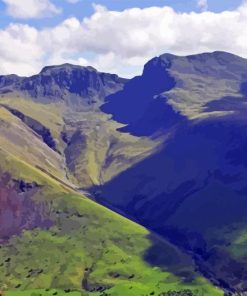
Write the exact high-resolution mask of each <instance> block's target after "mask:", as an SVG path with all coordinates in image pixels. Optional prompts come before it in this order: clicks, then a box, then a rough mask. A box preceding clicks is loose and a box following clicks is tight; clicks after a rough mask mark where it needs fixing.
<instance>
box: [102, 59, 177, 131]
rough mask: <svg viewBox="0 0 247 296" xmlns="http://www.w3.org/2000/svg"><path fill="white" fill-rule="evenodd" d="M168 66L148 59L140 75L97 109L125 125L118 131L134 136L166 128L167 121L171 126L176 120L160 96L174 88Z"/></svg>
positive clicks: (158, 60) (175, 116) (173, 81)
mask: <svg viewBox="0 0 247 296" xmlns="http://www.w3.org/2000/svg"><path fill="white" fill-rule="evenodd" d="M169 67H170V66H169V65H164V64H163V63H162V61H161V60H160V59H159V58H155V59H153V60H151V61H150V62H149V63H147V64H146V65H145V68H144V71H143V75H142V76H138V77H135V78H133V79H131V80H130V81H129V82H127V84H126V85H125V87H124V89H123V90H122V91H120V92H118V93H116V94H113V95H110V96H109V97H108V98H106V104H104V105H103V106H102V107H101V110H102V111H103V112H105V113H108V114H111V115H112V118H113V119H114V120H116V121H119V122H121V123H123V124H126V125H127V126H126V127H125V128H123V129H121V131H124V132H129V133H131V134H134V135H138V136H144V135H151V134H152V133H154V132H155V131H156V130H157V129H161V128H162V127H163V125H165V127H169V124H168V123H169V122H170V125H171V124H173V122H174V121H176V120H177V119H180V117H179V115H177V114H175V112H174V111H173V110H172V108H171V107H170V106H169V105H167V103H166V98H165V97H163V98H162V97H161V96H160V94H162V93H163V92H166V91H169V90H170V89H172V88H173V87H174V86H175V80H174V78H173V77H171V75H170V73H169ZM156 96H157V97H156ZM171 116H173V117H171ZM177 116H178V118H177Z"/></svg>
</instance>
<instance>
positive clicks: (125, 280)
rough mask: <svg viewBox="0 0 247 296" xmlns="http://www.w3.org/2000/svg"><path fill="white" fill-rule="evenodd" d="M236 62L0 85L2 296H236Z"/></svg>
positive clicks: (205, 58)
mask: <svg viewBox="0 0 247 296" xmlns="http://www.w3.org/2000/svg"><path fill="white" fill-rule="evenodd" d="M246 102H247V60H245V59H243V58H240V57H238V56H235V55H232V54H228V53H225V52H214V53H205V54H199V55H193V56H187V57H179V56H174V55H171V54H164V55H161V56H159V57H155V58H154V59H152V60H151V61H149V62H148V63H147V64H146V65H145V66H144V70H143V73H142V75H141V76H138V77H134V78H133V79H130V80H127V79H123V78H120V77H118V76H117V75H114V74H107V73H100V72H98V71H97V70H95V69H94V68H92V67H80V66H74V65H70V64H64V65H60V66H50V67H46V68H44V69H43V70H42V71H41V72H40V73H39V74H37V75H35V76H32V77H18V76H16V75H8V76H0V184H1V185H0V289H1V290H2V293H3V294H4V295H7V296H15V295H17V296H18V295H20V296H29V295H30V296H31V295H32V296H34V295H74V296H77V295H78V296H79V295H93V296H107V295H112V296H125V295H127V296H128V295H129V296H132V295H133V296H142V295H143V296H144V295H145V296H146V295H159V296H174V295H176V296H177V295H179V296H189V295H190V296H194V295H198V296H199V295H200V296H201V295H205V296H218V295H245V293H247V280H246V278H247V267H246V266H247V236H246V230H247V218H246V210H247V199H246V195H247V187H246V184H247V173H246V167H247V158H246V148H247V134H246V130H247V119H246V118H247V117H246V110H247V103H246Z"/></svg>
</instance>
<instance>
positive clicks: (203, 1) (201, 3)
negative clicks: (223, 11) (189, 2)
mask: <svg viewBox="0 0 247 296" xmlns="http://www.w3.org/2000/svg"><path fill="white" fill-rule="evenodd" d="M197 5H198V7H199V8H200V9H201V10H202V11H206V10H208V0H197Z"/></svg>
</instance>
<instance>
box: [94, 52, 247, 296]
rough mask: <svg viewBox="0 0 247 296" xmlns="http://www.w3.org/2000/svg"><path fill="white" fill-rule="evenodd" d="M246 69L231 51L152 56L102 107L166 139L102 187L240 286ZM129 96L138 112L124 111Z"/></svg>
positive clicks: (109, 199)
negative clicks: (146, 155) (178, 55)
mask: <svg viewBox="0 0 247 296" xmlns="http://www.w3.org/2000/svg"><path fill="white" fill-rule="evenodd" d="M246 70H247V61H246V60H245V59H242V58H240V57H237V56H234V55H231V54H228V53H223V52H215V53H211V54H201V55H195V56H188V57H176V56H173V55H169V54H168V55H167V54H165V55H162V56H160V57H158V58H155V59H153V60H151V61H150V62H149V63H147V65H146V66H145V67H144V72H143V75H142V76H141V77H138V78H134V79H132V80H131V81H129V82H127V84H126V85H125V87H124V88H123V90H122V91H120V92H118V93H116V94H113V95H111V96H109V97H108V98H107V102H106V104H105V105H103V107H102V110H103V111H104V112H107V113H109V114H112V117H113V118H114V119H116V120H118V121H119V122H122V123H124V124H125V127H124V128H122V129H120V130H121V131H122V132H126V133H130V134H132V135H137V136H148V137H151V138H157V137H161V138H162V137H163V138H164V139H163V140H162V141H161V142H160V145H159V148H158V149H157V151H156V152H155V153H152V154H151V155H150V156H148V157H147V158H145V159H144V160H142V161H141V162H138V163H137V164H136V165H134V166H132V167H131V168H129V169H128V170H126V171H124V172H123V173H121V174H120V175H118V176H116V177H115V178H113V179H112V180H110V181H109V182H107V183H106V184H104V185H103V186H101V187H100V189H96V191H95V192H98V200H99V201H100V202H103V203H105V204H106V205H108V206H110V207H112V208H114V209H118V210H119V211H121V213H125V215H126V216H128V217H132V218H133V219H134V220H135V221H137V222H138V223H141V224H143V225H145V226H146V227H147V228H149V229H152V230H153V231H155V232H156V233H159V234H160V235H162V236H163V237H165V238H168V239H169V240H170V241H171V242H173V243H174V244H176V245H177V246H180V248H182V249H184V250H186V251H188V252H192V254H193V257H194V258H195V260H196V261H197V264H198V266H199V268H200V269H201V271H202V272H203V273H204V274H205V275H207V277H208V278H210V277H212V278H217V279H218V281H219V282H220V283H221V284H222V285H223V286H225V287H228V288H229V289H230V290H231V291H232V293H233V292H235V291H236V292H240V291H245V290H246V289H247V286H246V285H247V283H246V281H245V278H246V272H247V270H246V258H247V257H246V255H247V253H246V249H245V243H246V241H245V232H246V227H247V220H246V215H245V213H246V211H245V210H246V207H247V201H246V198H245V196H246V193H247V192H246V181H247V175H246V157H245V151H246V147H247V146H246V127H247V121H246V106H247V105H246V94H247V91H246V90H247V88H246V85H247V84H246V82H247V77H246ZM156 77H159V78H158V79H156ZM148 81H150V85H151V87H150V88H149V91H150V93H148V92H147V91H145V89H146V88H147V85H148ZM142 91H143V92H144V93H143V94H145V97H144V100H143V101H142V99H141V98H142V97H143V96H142ZM136 96H137V97H138V98H137V99H135V98H136ZM126 97H128V98H131V100H132V101H137V102H138V104H137V105H138V107H136V108H135V105H134V107H133V108H131V110H132V113H131V114H130V115H129V113H128V112H126V113H124V112H122V110H123V108H122V104H124V103H123V102H124V100H125V98H126ZM128 103H130V102H128ZM139 105H141V107H139ZM119 188H122V189H123V190H121V191H120V192H119Z"/></svg>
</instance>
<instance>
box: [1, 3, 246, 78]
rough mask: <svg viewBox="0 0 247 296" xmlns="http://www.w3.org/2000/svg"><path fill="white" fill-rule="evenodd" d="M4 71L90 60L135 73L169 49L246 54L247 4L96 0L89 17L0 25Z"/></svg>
mask: <svg viewBox="0 0 247 296" xmlns="http://www.w3.org/2000/svg"><path fill="white" fill-rule="evenodd" d="M0 40H1V47H0V71H2V72H3V71H4V72H5V73H10V72H15V73H18V74H30V73H34V72H37V71H39V70H40V68H41V66H43V65H47V64H58V63H64V62H72V63H78V64H81V65H87V64H90V65H92V66H94V67H96V68H98V69H99V70H101V71H110V72H116V73H119V74H120V75H128V76H132V75H133V74H136V73H138V72H140V71H141V68H142V66H143V64H144V63H145V62H146V61H147V60H148V59H150V58H152V57H153V56H156V55H160V54H162V53H165V52H171V53H174V54H178V55H187V54H193V53H199V52H208V51H215V50H224V51H228V52H232V53H235V54H238V55H241V56H244V57H247V4H243V5H242V6H240V7H239V8H237V9H235V10H233V11H224V12H221V13H214V12H209V11H207V12H201V13H195V12H191V13H178V12H176V11H174V10H173V9H172V8H170V7H163V8H160V7H150V8H145V9H139V8H132V9H127V10H125V11H122V12H117V11H110V10H107V9H106V8H104V7H102V6H99V5H96V6H95V12H94V13H93V15H92V16H90V17H89V18H85V19H83V20H82V21H79V20H78V19H77V18H69V19H66V20H65V21H64V22H62V23H60V24H59V25H58V26H56V27H53V28H47V29H43V30H37V29H35V28H32V27H30V26H25V25H18V24H15V25H10V26H9V27H7V28H6V29H4V30H0Z"/></svg>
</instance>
